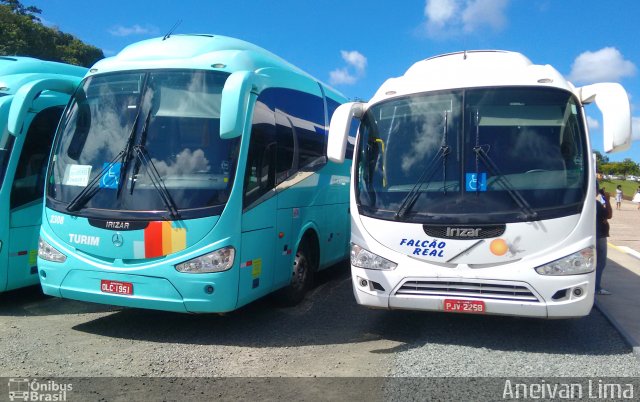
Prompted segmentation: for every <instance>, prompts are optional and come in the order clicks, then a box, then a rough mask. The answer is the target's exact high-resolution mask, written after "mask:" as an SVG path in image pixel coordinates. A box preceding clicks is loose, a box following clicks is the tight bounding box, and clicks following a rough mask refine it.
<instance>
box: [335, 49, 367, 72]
mask: <svg viewBox="0 0 640 402" xmlns="http://www.w3.org/2000/svg"><path fill="white" fill-rule="evenodd" d="M340 54H342V58H343V59H344V61H346V62H347V64H348V65H350V66H352V67H354V68H355V69H356V71H357V72H359V73H360V72H362V73H363V72H364V70H365V69H366V68H367V58H366V57H364V56H363V55H362V53H360V52H358V51H357V50H352V51H350V52H349V51H346V50H341V51H340Z"/></svg>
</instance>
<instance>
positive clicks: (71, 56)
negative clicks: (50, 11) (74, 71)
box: [0, 0, 104, 67]
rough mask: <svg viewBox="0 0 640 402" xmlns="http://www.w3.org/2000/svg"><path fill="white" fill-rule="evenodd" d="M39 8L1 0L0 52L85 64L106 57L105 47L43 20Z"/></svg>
mask: <svg viewBox="0 0 640 402" xmlns="http://www.w3.org/2000/svg"><path fill="white" fill-rule="evenodd" d="M40 13H41V10H40V9H39V8H36V7H33V6H29V7H25V6H24V5H22V4H21V3H20V1H19V0H0V38H2V41H0V55H20V56H30V57H36V58H39V59H43V60H50V61H59V62H63V63H69V64H76V65H81V66H85V67H89V66H91V65H93V64H94V63H95V62H96V61H98V60H100V59H102V58H104V53H103V52H102V50H100V49H98V48H97V47H95V46H91V45H87V44H85V43H83V42H82V41H80V40H79V39H78V38H76V37H75V36H73V35H70V34H66V33H64V32H61V31H59V30H58V29H55V28H48V27H46V26H44V25H42V23H41V22H40V18H38V16H37V15H38V14H40Z"/></svg>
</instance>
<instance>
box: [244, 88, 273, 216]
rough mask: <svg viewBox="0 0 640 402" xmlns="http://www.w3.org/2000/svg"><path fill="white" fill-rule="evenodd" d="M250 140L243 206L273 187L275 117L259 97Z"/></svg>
mask: <svg viewBox="0 0 640 402" xmlns="http://www.w3.org/2000/svg"><path fill="white" fill-rule="evenodd" d="M250 141H251V142H250V143H249V154H248V156H247V169H246V171H245V176H244V207H245V208H246V207H247V206H249V205H251V204H252V203H254V202H255V201H256V200H258V199H259V198H260V197H262V196H263V195H265V194H266V193H268V192H269V190H271V189H273V187H275V172H276V169H275V167H276V139H275V118H274V114H273V112H272V111H271V110H270V109H269V108H268V107H267V105H265V104H264V103H263V102H261V101H260V99H258V101H257V102H256V106H255V108H254V113H253V123H252V127H251V140H250Z"/></svg>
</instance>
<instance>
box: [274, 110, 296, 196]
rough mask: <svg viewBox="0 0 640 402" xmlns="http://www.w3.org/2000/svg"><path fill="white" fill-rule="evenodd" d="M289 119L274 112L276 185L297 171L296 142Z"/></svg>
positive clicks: (282, 114)
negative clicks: (276, 144)
mask: <svg viewBox="0 0 640 402" xmlns="http://www.w3.org/2000/svg"><path fill="white" fill-rule="evenodd" d="M295 134H296V132H295V131H294V129H293V124H292V123H291V119H290V118H289V117H288V116H287V115H285V114H284V113H282V112H281V111H280V110H276V142H277V143H278V146H277V152H276V154H277V156H276V185H278V184H280V183H282V182H283V181H285V180H287V178H289V177H290V176H292V175H293V174H294V173H295V172H296V171H297V170H298V149H299V148H298V143H297V142H298V141H297V136H296V135H295Z"/></svg>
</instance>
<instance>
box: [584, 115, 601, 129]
mask: <svg viewBox="0 0 640 402" xmlns="http://www.w3.org/2000/svg"><path fill="white" fill-rule="evenodd" d="M587 125H588V126H589V129H590V130H597V129H599V128H600V122H599V121H598V119H594V118H593V117H591V116H587Z"/></svg>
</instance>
